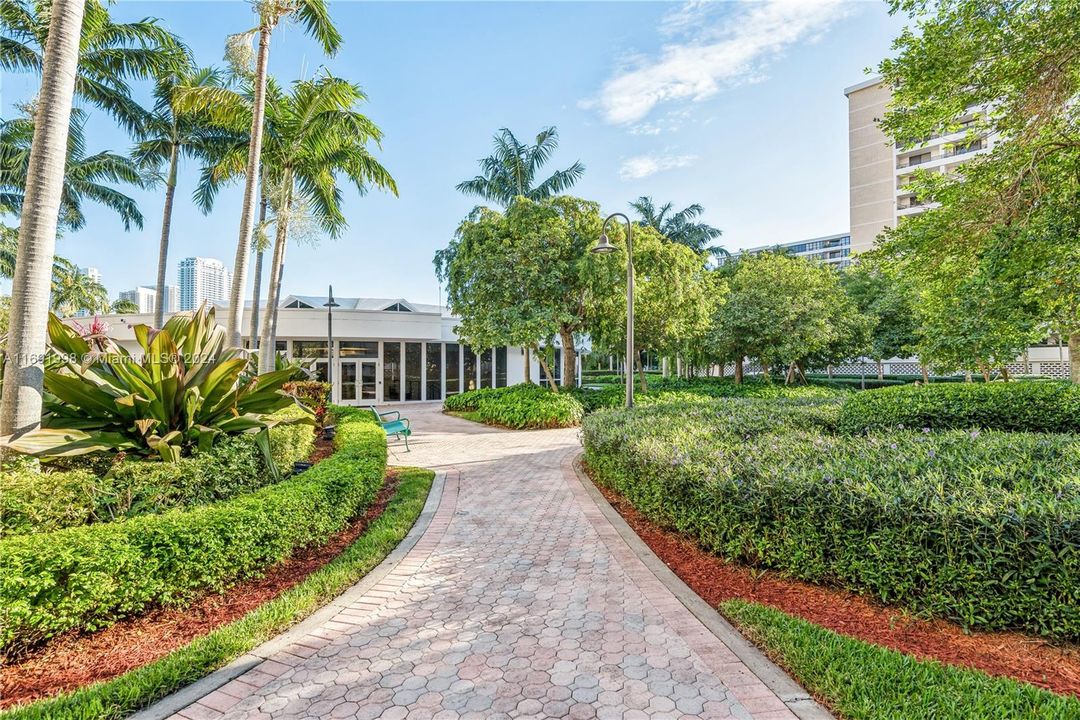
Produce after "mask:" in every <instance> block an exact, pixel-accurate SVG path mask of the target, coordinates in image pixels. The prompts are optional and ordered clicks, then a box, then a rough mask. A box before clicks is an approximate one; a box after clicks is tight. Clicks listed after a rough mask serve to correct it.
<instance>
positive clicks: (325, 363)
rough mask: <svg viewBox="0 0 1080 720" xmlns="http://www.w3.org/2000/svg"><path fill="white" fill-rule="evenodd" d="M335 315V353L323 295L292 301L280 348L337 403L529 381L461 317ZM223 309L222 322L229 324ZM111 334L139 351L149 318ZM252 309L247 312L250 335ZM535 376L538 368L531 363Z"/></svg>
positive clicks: (507, 351)
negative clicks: (463, 338) (476, 343)
mask: <svg viewBox="0 0 1080 720" xmlns="http://www.w3.org/2000/svg"><path fill="white" fill-rule="evenodd" d="M335 301H336V302H337V303H338V304H339V306H338V307H335V308H334V309H333V316H332V318H333V338H334V339H333V354H332V355H331V354H330V346H329V344H328V342H327V330H328V328H327V308H326V307H325V306H324V305H325V303H326V302H327V298H326V297H325V296H322V297H319V296H309V295H289V296H288V297H286V298H285V299H284V300H283V301H282V304H281V307H280V309H279V311H278V331H277V346H276V348H275V349H276V350H277V352H279V353H283V354H284V355H285V356H286V357H288V358H290V359H295V360H299V361H300V362H301V364H302V365H304V366H305V367H306V368H307V369H308V370H309V371H310V372H311V374H312V376H313V377H315V378H317V379H322V380H327V379H329V380H330V381H331V385H332V388H333V389H332V399H333V402H335V403H339V404H342V405H373V404H382V403H392V402H420V401H440V400H443V399H444V398H445V397H446V396H447V395H454V394H457V393H460V392H464V391H467V390H475V389H477V388H486V387H505V386H507V385H515V384H517V383H520V382H523V381H524V379H525V352H524V350H523V348H520V347H497V348H486V349H482V350H479V349H473V348H470V347H468V346H467V345H465V344H463V343H461V342H460V341H459V339H458V337H457V334H456V332H455V328H456V326H457V324H458V319H457V318H455V317H452V316H451V315H449V313H448V312H447V311H446V309H445V308H443V307H440V306H438V305H426V304H422V303H413V302H409V301H408V300H405V299H402V298H339V297H335ZM226 309H227V308H226V306H225V305H223V304H219V306H218V309H217V317H218V319H219V321H222V320H223V319H224V318H225V312H226ZM102 319H103V320H105V321H106V322H108V323H109V325H110V329H109V336H110V337H112V338H114V339H116V340H117V341H118V342H120V343H121V344H122V345H124V346H125V347H127V348H128V349H129V350H132V351H137V350H138V345H137V343H136V342H135V333H134V327H135V326H136V325H140V324H150V323H151V322H152V320H153V316H152V315H151V314H149V313H148V314H145V315H138V316H132V315H112V316H103V318H102ZM250 323H251V309H250V308H247V309H245V311H244V325H243V335H244V337H247V336H248V333H249V331H250V327H251V325H250ZM530 377H531V378H532V379H533V380H534V381H536V380H538V379H539V377H540V369H539V366H538V364H537V362H536V360H535V358H533V359H532V362H531V370H530Z"/></svg>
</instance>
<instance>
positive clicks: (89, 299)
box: [51, 270, 109, 317]
mask: <svg viewBox="0 0 1080 720" xmlns="http://www.w3.org/2000/svg"><path fill="white" fill-rule="evenodd" d="M51 305H52V309H53V312H55V313H57V314H58V315H61V316H63V317H71V316H72V315H75V314H76V313H78V312H80V311H86V312H100V311H101V310H102V309H105V310H108V308H109V294H108V292H106V290H105V286H103V285H102V284H101V283H99V282H98V281H97V280H94V279H93V278H91V277H90V276H89V275H84V274H83V273H81V272H79V271H78V270H75V271H74V272H69V273H65V274H63V275H61V276H60V278H58V281H57V283H56V285H55V287H54V288H53V292H52V300H51Z"/></svg>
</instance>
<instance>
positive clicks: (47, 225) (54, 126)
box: [0, 0, 86, 437]
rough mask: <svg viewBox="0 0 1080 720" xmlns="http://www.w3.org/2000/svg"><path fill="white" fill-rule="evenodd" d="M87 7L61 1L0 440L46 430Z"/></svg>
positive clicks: (25, 229) (33, 169)
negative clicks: (48, 363) (47, 371)
mask: <svg viewBox="0 0 1080 720" xmlns="http://www.w3.org/2000/svg"><path fill="white" fill-rule="evenodd" d="M85 6H86V2H85V0H53V3H52V6H51V8H50V14H49V15H50V19H49V32H48V40H47V42H46V52H45V57H44V59H43V62H42V63H41V90H40V92H39V93H38V104H37V113H36V115H35V117H36V119H37V122H36V123H35V125H34V141H33V143H32V146H31V149H30V157H29V159H28V163H27V173H26V177H27V183H26V192H25V195H24V197H23V200H22V222H21V223H20V225H19V250H18V256H17V260H16V262H15V273H14V275H15V279H14V280H13V281H12V284H11V316H10V317H11V320H10V323H11V324H10V328H9V331H8V340H7V353H6V355H5V357H6V361H5V370H4V385H3V395H2V399H0V436H5V437H6V436H8V435H13V434H22V433H24V432H27V431H29V430H33V429H35V428H36V427H38V426H39V425H40V424H41V393H42V388H41V381H42V377H43V375H44V372H43V364H44V355H45V327H46V320H47V317H48V311H49V291H50V280H51V275H52V267H53V254H54V252H55V249H56V225H57V217H58V214H59V212H60V204H61V200H62V198H63V192H64V164H65V161H66V160H67V146H68V131H69V128H70V127H71V105H72V102H73V100H74V95H75V82H76V78H75V75H76V71H77V67H78V64H79V38H80V32H81V30H82V26H83V10H84V8H85Z"/></svg>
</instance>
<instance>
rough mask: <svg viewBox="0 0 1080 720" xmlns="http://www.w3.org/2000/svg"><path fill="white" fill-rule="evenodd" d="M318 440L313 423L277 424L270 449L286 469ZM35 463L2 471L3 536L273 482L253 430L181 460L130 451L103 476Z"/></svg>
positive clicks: (148, 510)
mask: <svg viewBox="0 0 1080 720" xmlns="http://www.w3.org/2000/svg"><path fill="white" fill-rule="evenodd" d="M305 414H307V413H306V411H304V410H303V409H302V408H299V407H296V406H293V407H289V408H285V409H282V410H279V411H278V412H276V413H274V415H275V416H277V417H283V418H291V417H297V416H302V415H305ZM314 442H315V436H314V434H313V432H312V428H311V426H310V425H277V426H275V427H273V428H271V429H270V448H271V449H270V452H271V456H272V457H273V458H274V460H275V462H276V464H277V465H278V467H279V468H280V469H281V471H282V473H288V472H289V471H290V470H291V469H292V464H293V462H294V461H296V460H300V459H303V458H307V457H308V456H309V455H311V450H312V447H313V446H314ZM50 464H51V463H50ZM36 465H37V463H16V464H13V465H12V466H11V467H8V468H4V470H3V471H2V472H0V504H2V506H3V512H2V513H0V536H7V535H15V534H28V533H42V532H52V531H54V530H60V529H61V528H65V527H76V526H79V525H88V524H91V523H103V522H111V521H113V520H117V519H120V518H124V517H134V516H136V515H148V514H152V513H160V512H164V511H166V510H169V509H172V508H177V507H191V506H195V505H205V504H208V503H212V502H218V501H220V500H227V499H228V498H231V497H236V496H238V495H242V494H244V493H249V492H252V491H254V490H257V489H258V488H260V487H262V486H264V485H268V484H270V483H271V482H273V476H272V475H271V474H270V473H269V472H268V470H267V467H266V463H265V461H264V459H263V455H262V452H261V451H260V450H259V449H258V446H257V445H256V444H255V443H254V441H253V439H252V436H251V435H233V436H229V437H225V438H222V439H221V440H218V442H216V443H215V444H214V446H213V448H211V449H210V450H208V451H206V452H202V453H196V454H195V455H192V456H191V457H186V458H182V459H180V460H179V461H178V462H175V463H165V462H161V461H160V460H143V459H128V460H125V461H123V462H118V463H116V464H114V465H112V466H111V467H108V468H107V471H106V472H104V474H103V475H102V476H101V477H99V476H98V475H97V474H96V473H95V472H92V471H91V470H88V469H81V468H77V467H76V468H74V469H71V470H52V469H50V468H49V467H48V466H47V465H45V466H42V468H41V469H40V470H39V469H38V468H37V467H36Z"/></svg>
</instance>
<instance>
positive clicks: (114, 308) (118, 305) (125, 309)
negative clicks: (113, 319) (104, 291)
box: [109, 298, 139, 315]
mask: <svg viewBox="0 0 1080 720" xmlns="http://www.w3.org/2000/svg"><path fill="white" fill-rule="evenodd" d="M109 312H111V313H113V314H114V315H120V314H122V313H127V314H131V313H137V312H139V306H138V304H137V303H136V302H135V301H134V300H128V299H127V298H120V299H119V300H114V301H113V303H112V305H109Z"/></svg>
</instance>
